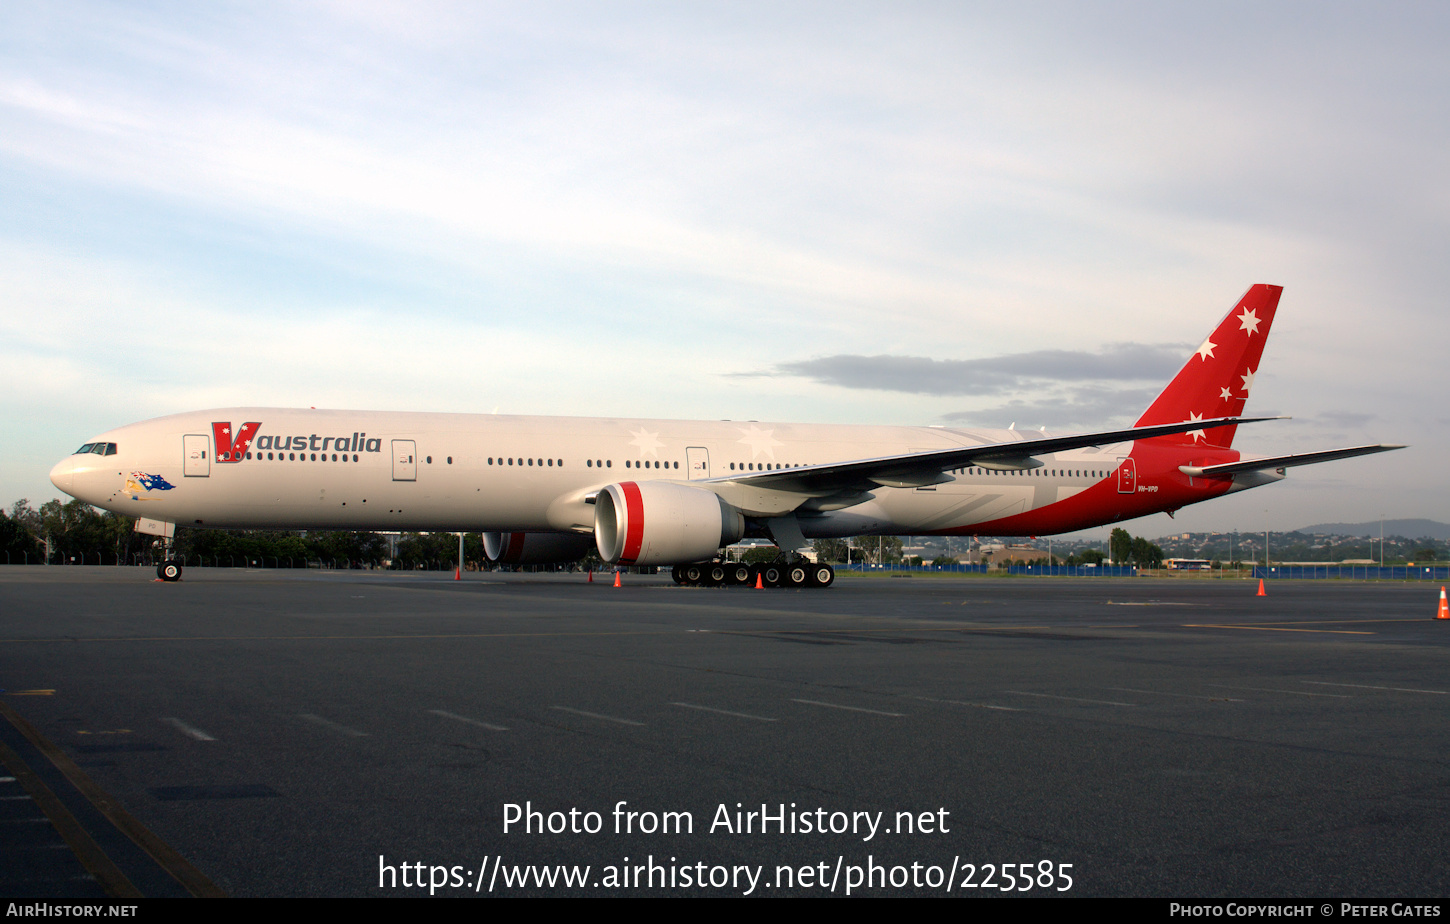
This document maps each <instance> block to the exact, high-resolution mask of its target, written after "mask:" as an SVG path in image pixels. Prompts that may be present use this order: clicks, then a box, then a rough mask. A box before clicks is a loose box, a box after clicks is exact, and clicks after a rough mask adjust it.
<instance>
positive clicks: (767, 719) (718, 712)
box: [670, 703, 780, 722]
mask: <svg viewBox="0 0 1450 924" xmlns="http://www.w3.org/2000/svg"><path fill="white" fill-rule="evenodd" d="M670 705H671V706H679V707H680V708H681V709H697V710H699V711H700V712H713V713H715V714H716V715H729V716H734V717H735V718H737V719H754V720H755V721H757V722H779V721H780V720H779V719H772V718H771V717H769V716H764V715H750V714H749V713H747V712H731V711H730V710H729V709H714V708H711V707H710V706H697V705H695V704H694V703H670Z"/></svg>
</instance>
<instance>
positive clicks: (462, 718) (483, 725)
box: [428, 709, 508, 732]
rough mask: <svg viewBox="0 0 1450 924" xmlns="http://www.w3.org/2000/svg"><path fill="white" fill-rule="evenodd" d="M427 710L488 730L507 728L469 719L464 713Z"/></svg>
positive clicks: (505, 729) (504, 729) (503, 729)
mask: <svg viewBox="0 0 1450 924" xmlns="http://www.w3.org/2000/svg"><path fill="white" fill-rule="evenodd" d="M428 711H429V712H430V713H432V714H433V715H439V716H442V717H443V718H445V719H452V720H453V721H455V722H462V723H463V724H465V725H477V726H478V727H479V728H486V729H488V730H489V731H500V732H502V731H508V729H507V728H504V727H503V726H502V725H490V724H489V723H488V722H480V721H478V719H470V718H469V717H468V716H466V715H458V714H456V713H452V712H447V711H445V710H443V709H429V710H428Z"/></svg>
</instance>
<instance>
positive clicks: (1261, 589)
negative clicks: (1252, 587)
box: [1254, 578, 1268, 597]
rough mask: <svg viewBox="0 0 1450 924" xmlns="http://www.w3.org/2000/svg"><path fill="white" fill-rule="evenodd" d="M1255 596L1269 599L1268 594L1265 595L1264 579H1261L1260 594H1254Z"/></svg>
mask: <svg viewBox="0 0 1450 924" xmlns="http://www.w3.org/2000/svg"><path fill="white" fill-rule="evenodd" d="M1254 596H1256V597H1267V596H1268V594H1266V593H1264V579H1263V578H1259V592H1258V593H1256V594H1254Z"/></svg>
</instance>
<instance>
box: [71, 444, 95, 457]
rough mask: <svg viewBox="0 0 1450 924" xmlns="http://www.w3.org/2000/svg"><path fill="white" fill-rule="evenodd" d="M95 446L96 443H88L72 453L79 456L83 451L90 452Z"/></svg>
mask: <svg viewBox="0 0 1450 924" xmlns="http://www.w3.org/2000/svg"><path fill="white" fill-rule="evenodd" d="M95 447H96V444H95V443H87V444H85V445H84V446H82V447H81V448H80V449H77V450H76V451H75V452H74V453H72V455H77V456H78V455H80V454H81V453H83V452H90V451H91V450H92V449H94V448H95Z"/></svg>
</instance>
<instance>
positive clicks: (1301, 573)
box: [835, 562, 1450, 581]
mask: <svg viewBox="0 0 1450 924" xmlns="http://www.w3.org/2000/svg"><path fill="white" fill-rule="evenodd" d="M835 568H836V570H837V571H850V572H856V573H859V574H1000V575H1017V576H1022V577H1033V576H1037V577H1182V578H1198V579H1204V578H1210V579H1229V580H1232V579H1235V578H1238V579H1241V580H1257V579H1259V578H1279V579H1281V580H1282V579H1292V580H1314V579H1319V580H1326V579H1327V580H1335V579H1342V580H1346V581H1450V565H1385V566H1383V567H1381V566H1379V565H1339V564H1324V565H1271V566H1269V567H1268V568H1267V569H1266V568H1265V567H1264V566H1263V565H1257V566H1254V567H1248V566H1245V567H1243V568H1240V569H1237V570H1234V569H1232V568H1223V569H1218V570H1215V571H1169V570H1167V569H1164V568H1139V567H1137V566H1135V565H1010V566H1007V567H998V568H993V567H992V566H991V565H900V564H886V565H872V564H862V563H860V562H852V563H851V564H849V565H836V566H835Z"/></svg>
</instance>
